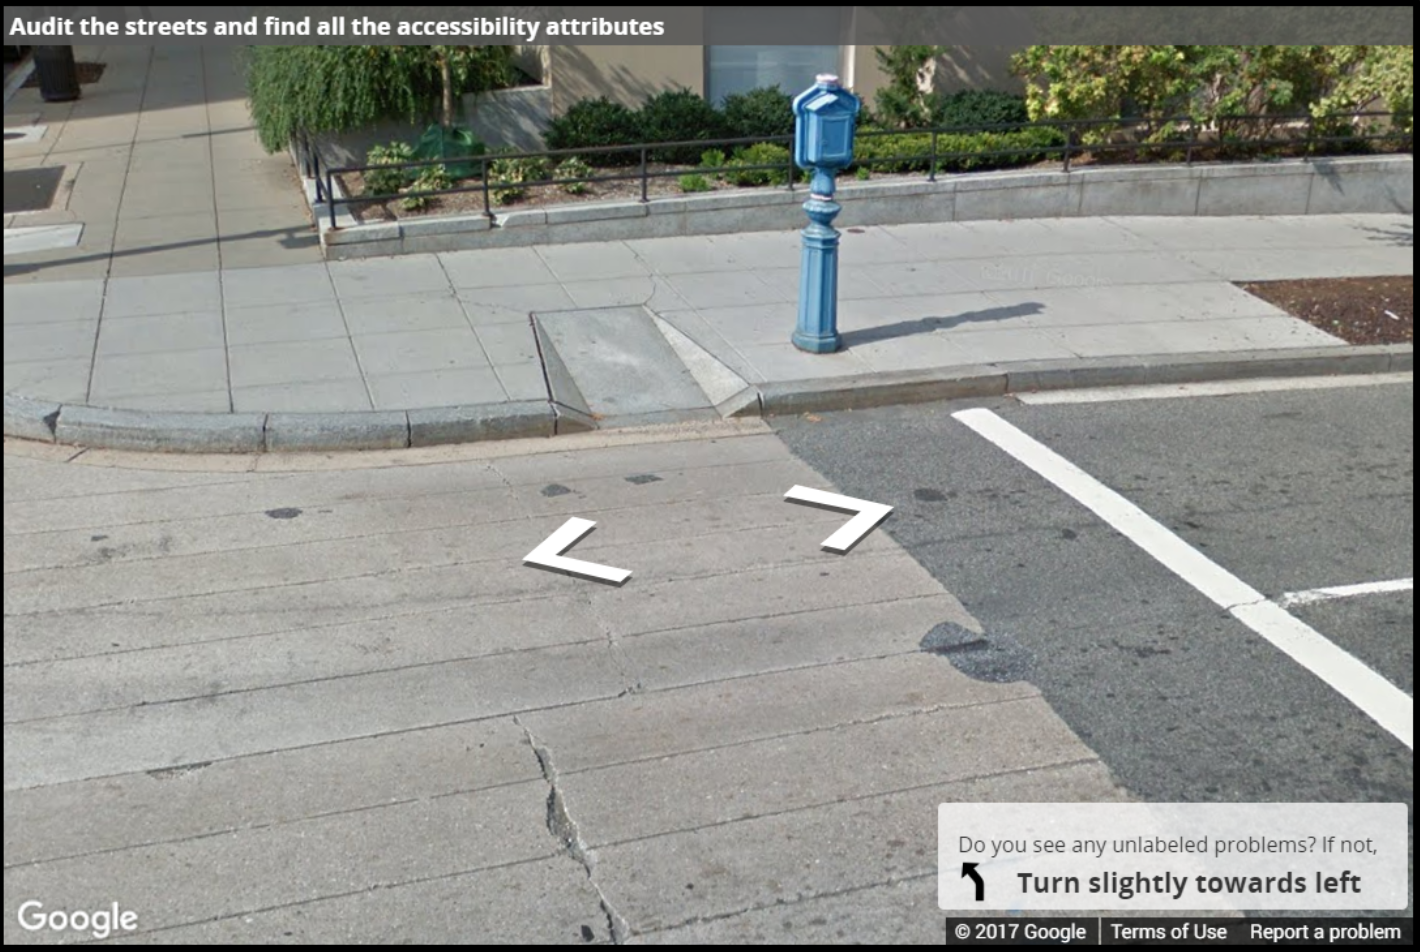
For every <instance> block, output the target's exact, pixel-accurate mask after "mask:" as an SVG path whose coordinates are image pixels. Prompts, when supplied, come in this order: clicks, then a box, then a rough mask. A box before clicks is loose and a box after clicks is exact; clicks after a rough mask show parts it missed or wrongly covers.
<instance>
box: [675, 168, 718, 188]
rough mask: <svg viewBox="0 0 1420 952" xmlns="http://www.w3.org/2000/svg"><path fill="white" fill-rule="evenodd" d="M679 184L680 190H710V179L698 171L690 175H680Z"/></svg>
mask: <svg viewBox="0 0 1420 952" xmlns="http://www.w3.org/2000/svg"><path fill="white" fill-rule="evenodd" d="M679 185H680V190H681V191H682V192H708V191H710V180H709V179H707V178H706V177H705V176H703V175H701V174H700V173H698V172H697V173H694V174H692V175H682V176H681V177H680V181H679Z"/></svg>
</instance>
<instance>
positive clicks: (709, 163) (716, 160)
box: [700, 149, 726, 175]
mask: <svg viewBox="0 0 1420 952" xmlns="http://www.w3.org/2000/svg"><path fill="white" fill-rule="evenodd" d="M725 162H726V158H725V153H724V152H723V151H721V150H720V149H707V150H706V151H704V152H702V153H700V167H701V168H702V169H704V170H705V172H706V173H708V174H710V175H719V174H720V172H721V170H723V169H724V168H725Z"/></svg>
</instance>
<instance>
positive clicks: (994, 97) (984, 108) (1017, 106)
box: [930, 89, 1030, 131]
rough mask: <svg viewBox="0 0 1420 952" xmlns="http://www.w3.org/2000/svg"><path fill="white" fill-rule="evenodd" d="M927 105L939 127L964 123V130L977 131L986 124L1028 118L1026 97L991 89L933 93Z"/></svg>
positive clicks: (933, 123)
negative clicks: (936, 94) (942, 93)
mask: <svg viewBox="0 0 1420 952" xmlns="http://www.w3.org/2000/svg"><path fill="white" fill-rule="evenodd" d="M930 109H931V115H932V125H934V126H937V127H939V128H941V127H947V126H964V127H966V128H965V129H964V130H963V131H977V130H981V129H983V128H986V127H989V126H1003V125H1007V124H1010V123H1020V124H1021V125H1025V124H1026V123H1028V122H1030V111H1029V110H1028V109H1027V108H1026V97H1024V96H1017V95H1013V94H1011V93H1003V92H997V91H996V90H992V89H963V90H960V91H958V92H954V93H950V94H947V95H939V96H935V97H933V99H932V101H931V103H930ZM998 131H999V130H998Z"/></svg>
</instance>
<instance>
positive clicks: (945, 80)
mask: <svg viewBox="0 0 1420 952" xmlns="http://www.w3.org/2000/svg"><path fill="white" fill-rule="evenodd" d="M874 50H875V47H872V46H850V47H848V48H847V50H846V58H847V59H848V61H849V63H850V64H851V65H850V67H849V68H847V69H845V72H847V73H848V76H846V77H844V81H845V82H847V83H850V84H851V85H852V88H853V91H854V92H855V93H857V94H858V95H859V96H861V97H862V98H863V101H864V102H866V103H868V104H870V105H871V104H872V102H873V100H874V98H876V96H877V92H878V90H879V89H882V88H883V87H884V86H886V85H887V82H888V79H887V76H886V74H884V73H883V71H882V69H881V68H880V67H879V66H878V58H877V55H876V53H875V52H874ZM1015 52H1016V51H1015V50H1010V49H991V48H977V47H964V46H954V47H951V48H950V51H949V52H948V53H947V54H946V55H945V56H942V57H940V58H938V59H937V61H936V62H935V63H934V64H933V68H932V77H931V86H932V90H933V91H934V92H944V93H953V92H956V91H957V90H959V89H996V90H1000V91H1002V92H1008V93H1022V92H1025V83H1024V82H1022V81H1021V80H1019V79H1017V78H1016V77H1014V76H1012V75H1011V56H1012V54H1014V53H1015Z"/></svg>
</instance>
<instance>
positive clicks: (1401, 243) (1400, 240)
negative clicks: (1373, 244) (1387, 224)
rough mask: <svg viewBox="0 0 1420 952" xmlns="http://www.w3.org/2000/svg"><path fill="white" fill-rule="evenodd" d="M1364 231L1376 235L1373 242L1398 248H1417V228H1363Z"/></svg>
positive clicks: (1399, 226)
mask: <svg viewBox="0 0 1420 952" xmlns="http://www.w3.org/2000/svg"><path fill="white" fill-rule="evenodd" d="M1361 230H1362V231H1364V232H1366V233H1367V234H1371V235H1374V236H1375V237H1374V238H1372V239H1371V240H1372V241H1383V242H1385V243H1386V244H1388V245H1391V246H1393V247H1396V248H1414V247H1415V226H1414V225H1395V226H1394V227H1391V228H1370V227H1362V228H1361Z"/></svg>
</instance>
